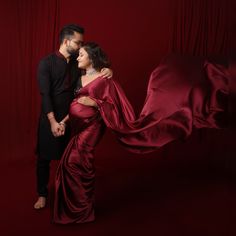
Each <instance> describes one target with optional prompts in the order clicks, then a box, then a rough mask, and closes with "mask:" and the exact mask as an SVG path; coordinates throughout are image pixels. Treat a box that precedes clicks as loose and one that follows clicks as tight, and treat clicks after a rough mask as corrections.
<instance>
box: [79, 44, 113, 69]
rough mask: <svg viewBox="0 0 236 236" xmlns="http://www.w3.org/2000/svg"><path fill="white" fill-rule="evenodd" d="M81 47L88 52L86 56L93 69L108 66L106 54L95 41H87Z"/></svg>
mask: <svg viewBox="0 0 236 236" xmlns="http://www.w3.org/2000/svg"><path fill="white" fill-rule="evenodd" d="M82 48H83V49H84V50H85V51H86V52H87V53H88V57H89V59H90V60H91V62H92V65H93V67H94V69H96V70H98V71H100V70H101V69H102V68H109V67H110V65H111V64H110V61H109V59H108V57H107V55H106V54H105V52H104V51H103V50H102V49H101V47H100V46H99V45H98V44H97V43H94V42H87V43H85V44H84V45H83V46H82Z"/></svg>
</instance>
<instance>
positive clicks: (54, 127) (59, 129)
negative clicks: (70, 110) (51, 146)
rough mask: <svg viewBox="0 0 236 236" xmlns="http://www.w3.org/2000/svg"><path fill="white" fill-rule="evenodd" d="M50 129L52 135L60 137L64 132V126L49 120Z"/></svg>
mask: <svg viewBox="0 0 236 236" xmlns="http://www.w3.org/2000/svg"><path fill="white" fill-rule="evenodd" d="M50 124H51V131H52V134H53V136H54V137H60V136H62V135H64V133H65V127H64V126H63V125H60V124H59V123H58V122H56V121H55V122H51V123H50Z"/></svg>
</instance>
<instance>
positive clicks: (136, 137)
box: [53, 55, 231, 224]
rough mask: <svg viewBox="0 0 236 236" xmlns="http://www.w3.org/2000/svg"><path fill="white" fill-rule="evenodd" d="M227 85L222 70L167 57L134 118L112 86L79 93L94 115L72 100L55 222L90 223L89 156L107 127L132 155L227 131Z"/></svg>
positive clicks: (99, 84)
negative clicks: (202, 132) (195, 133)
mask: <svg viewBox="0 0 236 236" xmlns="http://www.w3.org/2000/svg"><path fill="white" fill-rule="evenodd" d="M230 80H231V76H230V74H229V73H228V69H227V67H226V66H225V65H224V64H215V63H211V62H210V61H206V60H204V59H202V58H196V57H195V58H192V57H179V56H175V55H172V56H168V57H166V58H165V59H164V60H163V61H162V63H160V65H159V66H158V67H157V68H156V69H155V70H154V71H153V72H152V74H151V76H150V80H149V84H148V89H147V96H146V100H145V103H144V106H143V109H142V111H141V113H140V115H139V116H137V117H136V115H135V112H134V110H133V108H132V105H131V104H130V102H129V101H128V99H127V97H126V95H125V93H124V91H123V90H122V88H121V86H120V85H119V83H118V82H117V81H116V80H114V79H104V78H102V77H99V78H97V79H95V80H94V81H92V82H90V83H89V84H88V85H86V86H85V87H82V88H81V89H80V90H79V92H78V97H80V96H89V97H91V98H92V99H93V100H95V101H96V103H97V105H98V109H95V108H93V107H89V106H85V105H82V104H79V103H78V102H77V100H76V99H75V100H74V101H73V102H72V104H71V108H70V120H71V125H72V130H73V135H72V139H71V141H70V143H69V145H68V147H67V149H66V150H65V153H64V155H63V157H62V160H61V162H60V165H59V168H58V171H57V176H56V184H55V205H54V213H53V220H54V222H55V223H62V224H66V223H83V222H89V221H93V220H94V207H93V205H94V178H95V169H94V165H93V161H94V155H93V153H94V148H95V146H96V145H97V143H98V142H99V140H100V139H101V137H102V135H103V133H104V127H105V126H107V127H108V128H110V129H112V130H113V131H114V132H115V134H116V136H117V138H118V139H119V141H120V142H121V143H122V145H124V146H125V147H126V148H127V149H128V150H129V151H132V152H136V153H146V152H150V151H153V150H155V149H157V148H160V147H162V146H163V145H165V144H167V143H169V142H171V141H174V140H176V139H184V138H186V137H188V136H189V135H190V134H191V132H192V129H193V128H223V127H225V126H226V125H227V118H228V114H227V113H228V111H227V110H228V104H227V103H228V96H229V86H228V84H229V81H230ZM104 124H105V125H104Z"/></svg>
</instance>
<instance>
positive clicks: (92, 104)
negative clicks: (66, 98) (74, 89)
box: [77, 97, 97, 107]
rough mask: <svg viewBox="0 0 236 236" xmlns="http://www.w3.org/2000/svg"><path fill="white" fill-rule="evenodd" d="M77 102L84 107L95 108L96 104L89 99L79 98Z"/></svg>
mask: <svg viewBox="0 0 236 236" xmlns="http://www.w3.org/2000/svg"><path fill="white" fill-rule="evenodd" d="M77 102H78V103H80V104H83V105H85V106H91V107H97V103H96V102H95V101H94V100H93V99H91V98H90V97H80V98H78V99H77Z"/></svg>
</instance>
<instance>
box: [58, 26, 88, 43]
mask: <svg viewBox="0 0 236 236" xmlns="http://www.w3.org/2000/svg"><path fill="white" fill-rule="evenodd" d="M75 32H77V33H80V34H84V28H83V27H81V26H79V25H76V24H69V25H65V26H64V27H63V28H62V29H61V32H60V35H59V42H60V44H62V42H63V40H64V39H65V38H67V39H70V38H71V36H73V35H74V33H75Z"/></svg>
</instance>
